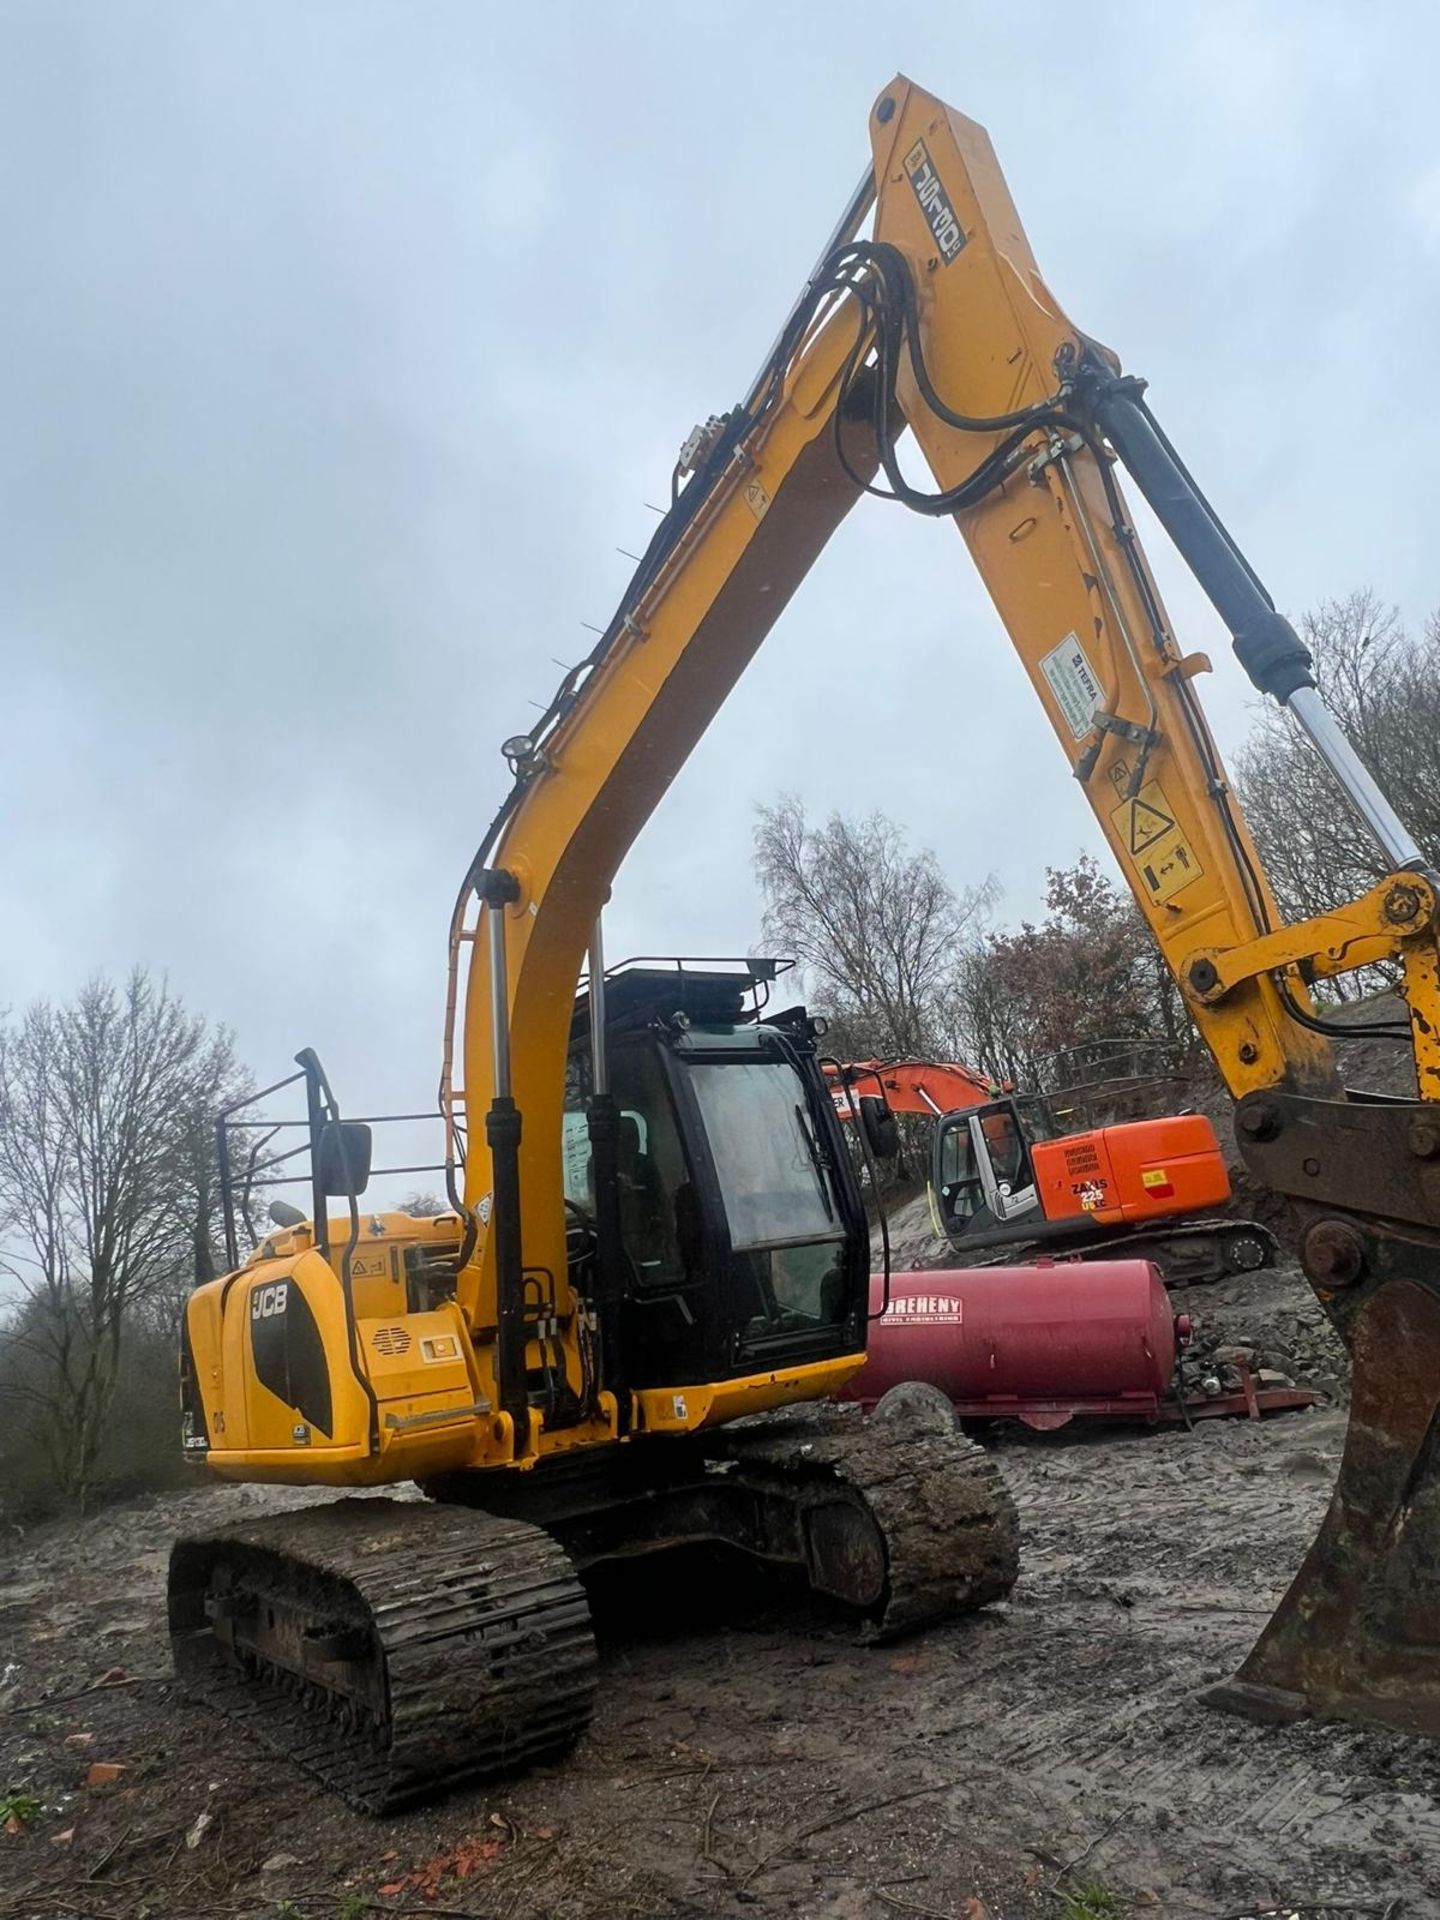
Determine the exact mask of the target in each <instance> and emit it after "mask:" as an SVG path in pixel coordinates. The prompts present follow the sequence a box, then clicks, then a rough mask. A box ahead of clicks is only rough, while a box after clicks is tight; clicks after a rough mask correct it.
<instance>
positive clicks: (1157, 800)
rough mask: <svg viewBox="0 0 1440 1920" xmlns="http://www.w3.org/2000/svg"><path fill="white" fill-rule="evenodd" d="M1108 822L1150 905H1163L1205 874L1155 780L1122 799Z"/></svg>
mask: <svg viewBox="0 0 1440 1920" xmlns="http://www.w3.org/2000/svg"><path fill="white" fill-rule="evenodd" d="M1110 819H1111V821H1112V823H1113V825H1114V828H1115V832H1116V835H1117V836H1118V838H1119V841H1120V845H1121V847H1122V848H1123V849H1124V851H1125V852H1126V853H1128V854H1129V856H1130V859H1131V860H1132V861H1133V863H1134V866H1135V871H1136V872H1137V873H1138V874H1139V876H1140V884H1141V886H1142V887H1143V888H1144V889H1145V892H1146V894H1147V896H1148V897H1149V899H1150V901H1151V904H1152V905H1154V906H1157V907H1159V906H1163V905H1164V904H1165V902H1166V901H1167V900H1168V899H1170V897H1171V896H1172V894H1177V893H1179V891H1180V889H1181V888H1182V887H1188V886H1189V884H1190V882H1191V881H1192V880H1198V879H1199V878H1200V876H1201V875H1202V874H1203V873H1204V871H1205V869H1204V868H1203V867H1202V866H1201V864H1200V862H1199V860H1198V859H1197V858H1196V855H1195V849H1194V847H1192V846H1191V844H1190V842H1189V841H1188V840H1187V839H1186V837H1185V834H1184V832H1183V831H1182V829H1181V827H1180V825H1179V823H1178V822H1177V820H1176V818H1175V815H1174V814H1173V813H1172V812H1171V810H1170V803H1169V801H1168V800H1167V799H1166V798H1165V794H1164V791H1163V789H1162V788H1161V785H1160V782H1159V781H1158V780H1147V781H1146V782H1145V784H1144V786H1143V787H1141V789H1140V791H1139V792H1138V793H1137V794H1136V795H1135V797H1134V798H1133V799H1132V800H1122V801H1121V803H1120V805H1119V806H1118V807H1116V808H1115V810H1114V812H1113V813H1112V814H1111V815H1110Z"/></svg>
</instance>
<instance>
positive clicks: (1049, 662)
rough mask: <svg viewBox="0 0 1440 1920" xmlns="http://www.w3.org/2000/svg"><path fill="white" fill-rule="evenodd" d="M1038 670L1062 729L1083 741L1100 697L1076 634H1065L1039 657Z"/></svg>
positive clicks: (1093, 722)
mask: <svg viewBox="0 0 1440 1920" xmlns="http://www.w3.org/2000/svg"><path fill="white" fill-rule="evenodd" d="M1040 671H1041V673H1043V674H1044V676H1045V678H1046V680H1047V681H1048V682H1049V685H1050V691H1051V692H1052V693H1053V694H1054V696H1055V701H1056V704H1057V705H1058V707H1059V708H1060V711H1061V713H1062V714H1063V715H1064V716H1065V724H1066V726H1067V727H1069V729H1070V731H1071V733H1073V734H1074V736H1075V738H1076V739H1077V740H1083V739H1084V738H1085V736H1086V734H1087V733H1089V731H1090V729H1091V728H1092V727H1093V726H1094V724H1095V714H1096V710H1097V709H1098V708H1099V707H1100V706H1101V705H1102V704H1103V701H1104V695H1103V693H1102V691H1101V687H1100V681H1099V679H1098V677H1097V676H1096V673H1095V669H1094V668H1093V667H1092V666H1091V665H1090V662H1089V661H1088V660H1087V659H1086V658H1085V649H1084V648H1083V647H1082V646H1081V644H1080V638H1079V635H1078V634H1074V633H1067V634H1066V636H1065V638H1064V639H1063V640H1062V641H1061V642H1060V644H1059V646H1058V647H1052V648H1051V649H1050V651H1049V653H1047V654H1045V655H1044V656H1043V658H1042V659H1041V661H1040Z"/></svg>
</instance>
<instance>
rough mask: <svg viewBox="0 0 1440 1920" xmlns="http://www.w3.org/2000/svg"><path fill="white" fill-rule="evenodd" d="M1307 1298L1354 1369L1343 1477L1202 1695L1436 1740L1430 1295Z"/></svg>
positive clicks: (1437, 1554) (1437, 1414) (1438, 1334)
mask: <svg viewBox="0 0 1440 1920" xmlns="http://www.w3.org/2000/svg"><path fill="white" fill-rule="evenodd" d="M1391 1245H1392V1249H1393V1248H1394V1243H1393V1242H1392V1243H1391ZM1404 1253H1405V1254H1407V1255H1408V1256H1409V1261H1410V1262H1413V1261H1415V1260H1416V1259H1417V1257H1418V1258H1419V1259H1421V1260H1424V1261H1427V1262H1429V1261H1433V1262H1434V1269H1433V1271H1434V1274H1435V1278H1436V1281H1440V1256H1437V1255H1436V1254H1435V1253H1434V1252H1433V1250H1430V1249H1423V1248H1417V1247H1415V1246H1413V1245H1412V1246H1408V1247H1405V1249H1404ZM1407 1264H1408V1263H1407ZM1317 1291H1318V1292H1320V1297H1321V1299H1322V1301H1324V1302H1325V1304H1326V1305H1327V1307H1329V1308H1331V1309H1332V1318H1334V1319H1335V1320H1336V1322H1337V1324H1338V1325H1340V1326H1341V1327H1342V1330H1343V1331H1344V1333H1345V1335H1346V1338H1347V1343H1348V1344H1349V1346H1350V1351H1351V1360H1352V1365H1353V1375H1352V1399H1351V1408H1350V1430H1349V1433H1348V1435H1347V1438H1346V1442H1345V1453H1344V1459H1343V1461H1342V1464H1341V1468H1340V1477H1339V1479H1338V1481H1337V1483H1336V1486H1335V1492H1334V1495H1333V1497H1332V1499H1331V1502H1330V1508H1329V1511H1328V1513H1327V1514H1326V1516H1325V1521H1324V1524H1323V1525H1322V1527H1321V1529H1320V1532H1319V1534H1318V1535H1317V1537H1316V1539H1315V1542H1314V1544H1313V1546H1312V1547H1311V1548H1310V1551H1309V1553H1308V1554H1307V1555H1306V1557H1305V1560H1304V1562H1303V1564H1302V1565H1301V1568H1300V1571H1299V1572H1298V1573H1297V1574H1296V1576H1295V1579H1294V1581H1293V1582H1292V1583H1291V1586H1290V1590H1289V1592H1288V1593H1287V1594H1286V1595H1285V1598H1284V1599H1283V1600H1282V1601H1281V1603H1280V1605H1279V1607H1278V1608H1277V1610H1276V1612H1275V1614H1274V1615H1273V1617H1272V1618H1271V1620H1270V1622H1269V1624H1268V1626H1267V1627H1266V1628H1265V1631H1264V1632H1263V1633H1262V1634H1261V1636H1260V1639H1259V1640H1258V1641H1257V1643H1256V1645H1255V1647H1254V1649H1253V1651H1252V1652H1251V1654H1250V1656H1249V1658H1248V1659H1247V1660H1246V1661H1245V1664H1244V1665H1243V1666H1242V1667H1241V1669H1240V1671H1239V1673H1238V1674H1237V1675H1236V1676H1235V1678H1234V1679H1233V1680H1228V1681H1225V1682H1223V1683H1221V1684H1220V1685H1218V1686H1215V1687H1212V1688H1210V1689H1209V1690H1208V1691H1207V1692H1206V1694H1205V1695H1204V1696H1203V1697H1204V1698H1205V1700H1206V1702H1207V1703H1208V1704H1209V1705H1212V1706H1216V1707H1221V1708H1225V1709H1228V1710H1230V1711H1233V1712H1237V1713H1242V1714H1245V1715H1246V1716H1247V1717H1248V1718H1250V1719H1255V1720H1266V1721H1272V1722H1273V1721H1281V1722H1283V1721H1290V1720H1295V1719H1299V1718H1301V1717H1303V1716H1306V1715H1309V1716H1313V1717H1314V1718H1316V1719H1338V1720H1352V1721H1361V1722H1366V1723H1369V1724H1372V1725H1378V1726H1386V1727H1395V1728H1399V1729H1402V1730H1403V1731H1405V1732H1407V1733H1417V1734H1425V1735H1428V1736H1429V1737H1430V1738H1432V1739H1434V1738H1440V1295H1437V1293H1436V1291H1435V1290H1434V1284H1433V1283H1432V1284H1427V1283H1425V1282H1422V1281H1418V1280H1415V1279H1392V1280H1388V1281H1385V1282H1382V1284H1381V1285H1379V1286H1378V1287H1377V1288H1376V1289H1375V1291H1374V1292H1373V1293H1371V1294H1370V1295H1369V1297H1368V1298H1367V1299H1365V1300H1364V1301H1363V1303H1361V1304H1360V1305H1359V1306H1358V1308H1357V1310H1356V1311H1355V1313H1354V1314H1353V1316H1350V1315H1347V1314H1344V1313H1336V1312H1334V1311H1333V1306H1334V1303H1333V1301H1332V1300H1331V1299H1329V1298H1327V1296H1326V1293H1325V1292H1324V1291H1322V1290H1321V1289H1319V1288H1318V1287H1317Z"/></svg>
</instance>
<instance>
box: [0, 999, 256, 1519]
mask: <svg viewBox="0 0 1440 1920" xmlns="http://www.w3.org/2000/svg"><path fill="white" fill-rule="evenodd" d="M241 1079H242V1075H241V1073H240V1070H239V1068H238V1067H237V1064H236V1060H235V1054H234V1047H233V1043H232V1041H231V1038H230V1036H229V1034H228V1033H226V1032H224V1031H223V1030H218V1031H217V1030H212V1029H210V1028H209V1027H208V1026H207V1024H206V1022H205V1021H204V1020H203V1019H201V1018H199V1017H198V1016H196V1015H193V1014H190V1013H188V1012H187V1011H186V1009H185V1008H184V1007H183V1005H182V1004H181V1003H180V1002H179V1001H178V1000H177V999H176V998H175V997H174V996H173V995H172V994H171V993H170V992H169V990H168V988H167V987H166V986H165V985H164V983H163V982H161V983H158V984H157V983H156V982H155V981H153V980H152V979H151V978H150V977H149V976H148V975H147V974H146V973H144V972H142V971H139V970H137V971H136V972H134V973H132V974H131V975H130V977H129V979H128V980H127V981H126V982H125V984H124V985H123V986H122V987H116V986H114V985H112V984H110V983H108V982H106V981H102V980H98V979H97V980H92V981H91V982H90V983H89V984H88V985H87V986H86V987H84V988H83V989H82V990H81V992H80V993H79V994H78V995H77V996H76V998H75V999H74V1001H72V1002H71V1003H70V1004H69V1005H66V1006H60V1007H57V1006H53V1005H51V1004H50V1003H48V1002H44V1001H41V1002H38V1003H36V1004H35V1005H34V1006H32V1007H30V1008H29V1009H28V1010H27V1011H26V1013H25V1014H24V1015H23V1017H22V1018H21V1019H20V1020H19V1021H18V1022H16V1023H9V1024H5V1025H3V1026H0V1232H3V1242H0V1272H3V1273H4V1274H5V1275H7V1276H8V1277H9V1279H10V1280H11V1282H12V1284H13V1285H14V1286H16V1287H18V1289H19V1292H20V1294H21V1297H22V1305H21V1310H20V1312H19V1314H18V1315H17V1316H16V1322H15V1324H14V1326H12V1328H11V1329H10V1330H9V1338H10V1341H11V1344H12V1345H13V1346H17V1347H18V1348H19V1349H20V1350H21V1351H23V1352H24V1353H25V1354H26V1355H27V1357H28V1364H27V1365H26V1366H25V1368H24V1369H23V1378H22V1379H21V1380H20V1381H18V1382H17V1381H16V1380H14V1379H12V1380H11V1381H10V1382H9V1383H8V1391H10V1392H11V1393H18V1394H20V1395H21V1396H22V1397H24V1398H25V1399H27V1400H28V1402H29V1403H30V1404H31V1405H32V1407H33V1410H34V1413H35V1415H36V1417H37V1419H38V1422H39V1425H40V1428H41V1430H42V1432H43V1434H44V1438H45V1442H46V1445H47V1447H48V1450H49V1453H50V1457H51V1461H52V1465H53V1470H54V1473H55V1476H56V1480H57V1482H58V1484H59V1486H60V1488H61V1490H62V1491H63V1492H64V1493H65V1494H66V1495H67V1496H68V1497H70V1498H73V1499H76V1500H80V1501H83V1500H84V1498H85V1495H86V1493H87V1491H88V1489H89V1487H90V1485H91V1481H92V1477H93V1474H94V1469H95V1464H96V1461H97V1459H98V1457H99V1454H100V1450H101V1446H102V1444H103V1442H104V1439H105V1435H106V1426H107V1419H108V1416H109V1413H110V1409H111V1406H112V1404H113V1401H114V1396H115V1389H116V1382H117V1378H118V1375H119V1370H120V1365H121V1355H122V1349H123V1343H124V1340H125V1336H126V1332H127V1329H128V1328H129V1327H130V1326H131V1325H132V1324H133V1323H134V1321H135V1319H136V1317H137V1315H139V1314H140V1313H141V1312H143V1311H146V1310H148V1312H149V1315H150V1321H151V1326H152V1327H153V1325H154V1321H155V1319H156V1318H157V1317H159V1316H160V1315H162V1314H163V1313H164V1312H165V1311H166V1310H167V1308H168V1310H170V1311H173V1309H174V1307H175V1305H176V1304H177V1303H178V1301H179V1300H180V1299H181V1298H183V1294H184V1293H185V1292H186V1291H188V1288H189V1286H190V1285H191V1284H193V1282H194V1279H195V1278H196V1277H197V1276H199V1277H205V1275H206V1274H207V1272H209V1271H213V1265H214V1253H213V1245H214V1209H215V1193H214V1183H213V1171H212V1168H211V1164H210V1158H209V1146H208V1140H209V1129H208V1121H209V1117H210V1116H211V1115H212V1114H213V1113H214V1111H215V1108H216V1107H217V1106H218V1105H219V1104H220V1103H221V1102H222V1101H223V1100H225V1099H227V1098H229V1097H231V1096H232V1094H233V1091H234V1089H235V1087H236V1086H237V1084H238V1083H239V1082H240V1080H241Z"/></svg>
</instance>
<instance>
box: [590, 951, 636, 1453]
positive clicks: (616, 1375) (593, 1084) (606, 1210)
mask: <svg viewBox="0 0 1440 1920" xmlns="http://www.w3.org/2000/svg"><path fill="white" fill-rule="evenodd" d="M589 999H590V1098H589V1099H588V1101H587V1102H586V1105H585V1124H586V1129H587V1131H588V1133H589V1136H590V1170H591V1176H592V1178H593V1180H594V1184H595V1242H596V1247H595V1270H596V1288H595V1308H596V1315H597V1318H598V1321H599V1338H600V1379H601V1385H602V1386H604V1387H606V1388H608V1389H609V1391H610V1392H611V1393H613V1394H614V1395H615V1398H616V1401H617V1403H618V1405H619V1408H620V1424H621V1429H622V1431H623V1430H624V1428H625V1427H626V1426H628V1424H629V1417H628V1409H629V1395H628V1394H627V1393H626V1391H625V1388H624V1385H623V1382H624V1372H625V1369H624V1356H623V1353H622V1351H621V1344H620V1306H621V1302H622V1301H623V1299H624V1296H625V1250H624V1247H623V1245H622V1238H621V1237H622V1233H623V1223H622V1221H621V1217H620V1112H619V1109H618V1108H617V1106H616V1105H615V1096H614V1094H612V1093H611V1091H610V1066H609V1059H608V1056H607V1046H608V1041H607V1036H606V1031H605V942H604V935H603V932H602V929H601V924H600V916H599V915H598V914H597V915H596V918H595V927H594V931H593V932H592V934H591V936H590V988H589Z"/></svg>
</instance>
